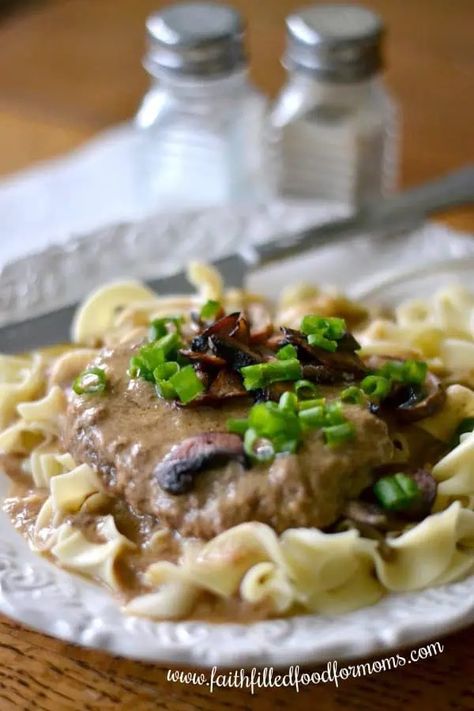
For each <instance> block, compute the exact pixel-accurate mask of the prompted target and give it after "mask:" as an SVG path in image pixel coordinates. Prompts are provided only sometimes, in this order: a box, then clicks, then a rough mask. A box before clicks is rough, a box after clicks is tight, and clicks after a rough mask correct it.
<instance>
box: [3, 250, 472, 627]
mask: <svg viewBox="0 0 474 711" xmlns="http://www.w3.org/2000/svg"><path fill="white" fill-rule="evenodd" d="M189 278H190V281H191V282H192V284H193V285H194V286H195V287H196V293H195V295H193V296H176V297H162V296H159V295H156V294H155V293H153V292H152V291H150V290H149V289H148V288H147V287H146V286H144V285H142V284H140V283H137V282H133V281H130V282H119V283H112V284H109V285H106V286H104V287H103V288H100V289H99V290H98V291H96V292H94V293H93V294H92V295H91V296H90V297H89V298H88V299H87V300H86V301H85V302H84V303H83V304H82V305H81V307H80V308H79V309H78V311H77V314H76V316H75V319H74V322H73V324H72V333H71V341H72V344H68V345H63V346H58V347H55V348H49V349H44V350H40V351H37V352H34V353H31V354H25V355H18V356H7V355H2V356H0V452H1V453H2V454H3V455H5V456H11V457H14V458H16V460H17V461H20V462H21V470H22V475H24V476H25V477H26V478H28V477H31V484H30V486H29V487H28V490H27V492H26V493H24V494H23V496H24V499H25V501H27V500H36V499H37V507H36V509H35V515H34V520H33V521H32V525H31V527H30V529H29V534H28V538H29V543H30V545H31V546H32V548H33V549H34V550H36V551H38V552H39V553H42V554H45V555H47V556H48V557H50V558H51V559H52V560H54V561H56V562H57V563H58V564H59V565H61V566H63V567H64V568H66V569H68V570H71V571H75V572H76V573H80V574H83V575H85V576H87V577H90V578H92V579H94V580H95V581H98V582H100V583H102V584H104V585H105V586H107V587H108V588H110V589H111V590H114V591H117V592H120V590H121V582H120V577H119V574H118V570H119V564H120V561H121V560H122V559H123V558H124V557H126V556H127V555H131V554H133V552H134V550H135V549H136V544H135V543H134V542H133V541H132V540H130V539H129V538H127V537H126V535H124V534H123V533H121V532H120V530H119V527H118V525H117V522H116V520H115V519H114V516H113V515H112V514H110V513H108V514H104V506H105V505H106V502H107V501H108V498H109V497H108V495H107V493H106V492H105V490H104V489H103V486H102V483H101V479H100V476H99V475H98V473H97V472H96V471H94V469H93V468H92V467H91V466H89V465H88V464H84V463H78V462H75V461H74V459H73V457H72V456H71V454H69V453H68V452H67V451H65V449H64V448H63V446H62V444H61V437H60V432H61V421H62V418H63V417H64V414H65V411H66V407H67V398H68V390H67V387H65V384H67V383H69V384H70V382H71V380H72V379H73V378H74V377H75V376H76V375H77V374H78V373H79V372H80V371H81V370H83V369H84V368H85V367H86V366H87V364H88V363H90V362H91V360H93V359H94V357H95V356H96V355H97V353H98V348H99V347H101V346H103V345H107V346H114V345H117V344H120V343H121V342H122V341H124V340H125V339H127V338H129V336H130V334H131V333H133V332H135V331H136V332H137V333H139V332H140V331H141V330H143V329H145V328H146V327H147V324H148V323H149V322H150V320H152V319H155V318H157V317H160V316H164V315H167V314H170V313H172V314H189V312H190V311H191V310H193V309H199V308H200V306H201V305H202V304H203V303H204V302H205V301H207V300H209V299H213V300H216V301H219V302H221V303H222V304H223V305H224V307H225V309H226V310H234V311H235V310H236V309H240V308H245V306H247V305H248V304H263V303H264V302H265V300H264V299H263V298H262V297H261V296H259V295H257V294H251V293H249V292H246V291H239V290H228V291H225V290H224V286H223V284H222V281H221V278H220V276H219V274H218V273H217V272H216V271H215V270H214V269H212V268H211V267H209V266H206V265H203V264H197V263H194V264H192V265H191V266H190V267H189ZM328 304H331V305H332V308H333V313H334V314H338V315H348V316H350V314H351V313H352V314H354V313H356V314H357V313H359V312H363V310H364V307H363V306H361V305H359V304H353V303H351V302H349V301H348V300H347V299H345V298H344V297H343V296H340V295H335V294H333V295H331V294H328V292H321V291H319V290H318V289H316V288H312V287H298V288H295V289H288V290H286V292H285V293H284V294H283V296H282V298H281V300H280V302H279V303H278V304H277V305H276V309H275V322H276V323H277V324H286V325H289V326H292V325H295V324H297V323H298V322H299V319H300V318H301V316H302V315H303V314H306V313H321V312H323V313H328V311H327V308H328ZM322 309H325V311H324V310H323V311H322ZM367 323H368V325H367ZM355 334H356V336H357V338H358V340H359V342H360V343H361V345H362V350H361V355H362V356H370V355H387V354H390V355H393V356H400V357H418V358H421V359H423V360H425V361H426V362H427V363H428V365H429V368H430V370H431V371H432V372H433V373H438V374H441V375H442V377H443V382H444V383H445V386H446V394H447V396H446V401H445V404H444V405H443V407H442V408H441V410H440V411H439V412H438V413H436V414H435V415H433V416H431V417H428V418H426V419H424V420H421V421H420V422H418V423H417V425H416V426H417V427H420V428H422V429H423V430H425V432H427V433H429V434H430V435H431V436H432V437H434V438H436V439H437V440H439V441H440V442H444V443H448V442H450V441H451V440H452V437H453V434H454V432H455V431H456V428H457V427H458V425H459V423H460V422H461V421H462V420H465V419H467V418H474V392H473V390H472V387H473V386H474V296H473V295H472V294H470V293H468V292H467V291H465V290H463V289H461V288H458V287H450V288H448V289H445V290H444V291H441V292H440V293H438V294H436V295H434V296H433V297H432V298H430V299H427V300H420V299H416V300H411V301H407V302H405V303H402V304H400V306H398V307H397V308H396V309H395V311H394V313H393V314H392V315H390V316H387V317H385V316H383V317H382V316H377V317H374V318H371V319H369V320H368V321H367V320H366V321H365V323H364V326H363V327H362V328H361V329H359V330H357V329H356V331H355ZM399 456H400V457H401V459H402V460H403V451H402V454H401V455H399ZM432 475H433V477H434V479H435V480H436V482H437V497H436V501H435V504H434V506H433V513H431V515H428V516H427V517H426V518H425V519H424V520H422V521H421V522H419V523H409V524H407V525H406V527H405V529H404V530H403V531H401V532H400V531H398V532H397V533H390V532H388V533H386V534H385V537H384V545H383V546H381V545H380V541H377V540H374V539H372V538H366V537H363V536H362V535H361V534H360V533H359V531H358V530H356V529H355V528H353V529H349V530H342V531H339V532H334V533H325V532H323V531H321V530H318V529H316V528H290V529H288V530H286V531H284V532H283V533H282V534H281V535H277V533H276V532H275V531H274V530H273V529H272V528H271V527H270V526H268V525H266V524H263V523H259V522H252V521H250V522H246V523H242V524H240V525H237V526H234V527H232V528H229V529H228V530H226V531H224V532H223V533H221V534H219V535H217V536H216V537H214V538H212V539H211V540H209V541H207V542H203V541H198V540H196V539H194V540H192V541H189V542H187V541H186V540H183V541H181V544H180V545H181V548H180V554H179V556H178V558H177V559H176V560H175V561H174V562H171V561H169V560H166V559H163V558H162V557H161V556H160V550H161V546H163V545H164V544H165V542H166V540H167V536H168V534H169V531H167V530H166V529H162V530H160V529H159V530H157V531H155V532H154V533H153V537H152V540H151V542H150V546H149V549H150V550H151V551H152V556H151V557H152V560H151V562H149V564H148V565H147V567H146V569H145V570H144V573H143V581H142V582H143V588H142V590H141V591H140V593H139V594H137V595H135V596H133V597H129V598H128V599H127V600H126V603H125V605H124V610H125V612H127V613H130V614H134V615H143V616H147V617H153V618H158V619H166V618H167V619H173V618H182V617H186V616H189V615H190V614H191V613H192V610H193V609H194V608H195V606H196V604H197V603H198V602H199V600H200V599H201V598H202V597H203V596H206V598H207V599H210V600H211V601H212V600H216V601H217V600H218V599H223V598H224V599H228V600H232V599H238V600H240V601H244V602H245V603H247V604H248V606H250V607H252V606H258V605H261V604H264V605H265V610H266V613H265V614H266V615H283V614H292V613H294V612H295V611H300V612H301V611H307V612H313V613H329V614H334V613H341V612H345V611H349V610H352V609H355V608H359V607H362V606H366V605H370V604H372V603H374V602H376V601H377V600H378V599H379V598H380V597H381V596H382V595H384V594H385V593H386V592H387V591H413V590H420V589H422V588H426V587H429V586H436V585H440V584H442V583H449V582H451V581H454V580H457V579H459V578H461V577H463V576H466V575H468V574H470V573H472V572H473V571H474V432H467V433H465V434H463V435H462V436H461V438H460V442H459V444H458V445H457V446H455V447H454V448H452V449H451V450H450V451H449V453H448V454H446V456H444V457H443V458H442V459H441V460H440V461H439V462H437V463H436V464H435V466H434V467H433V470H432ZM78 513H80V514H84V515H89V516H91V517H96V523H97V532H98V534H99V535H97V536H95V537H94V538H93V539H92V538H89V537H88V536H87V530H86V529H82V528H79V527H76V526H75V525H74V519H71V514H78Z"/></svg>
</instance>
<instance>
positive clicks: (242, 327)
mask: <svg viewBox="0 0 474 711" xmlns="http://www.w3.org/2000/svg"><path fill="white" fill-rule="evenodd" d="M223 335H225V334H223ZM229 336H231V337H232V338H235V339H236V340H237V341H241V342H242V343H248V342H249V339H250V326H249V322H248V321H247V319H246V318H245V316H244V315H243V314H242V313H240V314H238V318H237V320H236V322H235V326H234V327H233V328H232V330H231V331H230V333H229Z"/></svg>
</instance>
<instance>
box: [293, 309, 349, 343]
mask: <svg viewBox="0 0 474 711" xmlns="http://www.w3.org/2000/svg"><path fill="white" fill-rule="evenodd" d="M301 331H302V332H303V333H304V334H305V335H306V336H307V338H308V343H309V345H310V346H317V347H318V348H323V349H324V350H325V351H331V352H334V351H336V350H337V341H339V340H341V338H342V337H343V336H344V334H345V333H346V331H347V327H346V322H345V321H344V319H343V318H336V317H329V316H328V317H324V316H314V315H312V314H309V315H307V316H304V317H303V320H302V321H301Z"/></svg>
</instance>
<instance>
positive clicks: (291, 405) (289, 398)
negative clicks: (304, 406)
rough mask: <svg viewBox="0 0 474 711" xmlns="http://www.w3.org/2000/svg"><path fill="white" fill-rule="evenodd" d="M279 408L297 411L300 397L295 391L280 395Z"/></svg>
mask: <svg viewBox="0 0 474 711" xmlns="http://www.w3.org/2000/svg"><path fill="white" fill-rule="evenodd" d="M278 408H279V409H280V410H283V411H285V410H288V412H296V411H297V409H298V398H297V396H296V395H295V393H291V392H286V393H283V395H282V396H281V397H280V401H279V403H278Z"/></svg>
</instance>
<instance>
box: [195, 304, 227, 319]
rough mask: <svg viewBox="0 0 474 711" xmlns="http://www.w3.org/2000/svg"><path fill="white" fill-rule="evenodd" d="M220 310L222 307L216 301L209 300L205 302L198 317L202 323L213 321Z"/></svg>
mask: <svg viewBox="0 0 474 711" xmlns="http://www.w3.org/2000/svg"><path fill="white" fill-rule="evenodd" d="M221 308H222V307H221V305H220V303H219V302H218V301H213V300H212V299H209V301H206V303H205V304H204V306H203V307H202V308H201V311H200V313H199V317H200V318H201V320H202V321H214V320H215V318H216V316H217V314H218V313H219V311H220V310H221Z"/></svg>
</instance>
